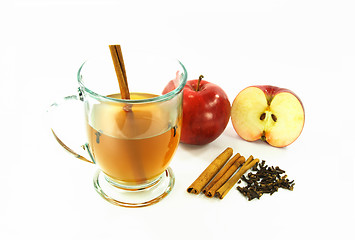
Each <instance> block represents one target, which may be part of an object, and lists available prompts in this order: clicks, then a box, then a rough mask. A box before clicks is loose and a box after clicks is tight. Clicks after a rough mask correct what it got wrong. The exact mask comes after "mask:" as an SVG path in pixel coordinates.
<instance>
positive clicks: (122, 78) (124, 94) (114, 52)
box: [109, 45, 130, 99]
mask: <svg viewBox="0 0 355 240" xmlns="http://www.w3.org/2000/svg"><path fill="white" fill-rule="evenodd" d="M109 48H110V52H111V57H112V61H113V65H114V67H115V71H116V76H117V80H118V84H119V86H120V92H121V98H122V99H130V94H129V89H128V83H127V75H126V68H125V66H124V61H123V55H122V50H121V46H120V45H109Z"/></svg>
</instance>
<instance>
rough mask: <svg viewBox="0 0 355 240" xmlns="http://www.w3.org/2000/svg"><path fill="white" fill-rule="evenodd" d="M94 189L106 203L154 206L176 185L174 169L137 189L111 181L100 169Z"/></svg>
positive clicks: (169, 169) (95, 179)
mask: <svg viewBox="0 0 355 240" xmlns="http://www.w3.org/2000/svg"><path fill="white" fill-rule="evenodd" d="M93 182H94V187H95V190H96V192H97V193H98V194H100V196H101V197H103V198H104V199H105V200H106V201H108V202H110V203H112V204H114V205H118V206H122V207H129V208H138V207H145V206H149V205H152V204H154V203H157V202H159V201H161V200H162V199H163V198H165V197H166V196H167V195H168V194H169V193H170V192H171V190H172V188H173V187H174V184H175V177H174V173H173V171H172V169H171V168H170V167H168V168H167V169H166V170H165V171H164V172H163V174H161V175H160V176H159V177H158V178H157V179H156V180H154V181H152V182H151V183H149V184H146V185H140V186H135V187H126V186H121V185H120V184H118V183H115V182H113V181H112V180H110V179H109V178H108V177H107V176H106V175H105V174H104V173H103V172H102V171H101V170H100V169H98V170H97V171H96V173H95V175H94V179H93Z"/></svg>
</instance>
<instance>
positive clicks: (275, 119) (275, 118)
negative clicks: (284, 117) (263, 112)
mask: <svg viewBox="0 0 355 240" xmlns="http://www.w3.org/2000/svg"><path fill="white" fill-rule="evenodd" d="M271 118H272V120H274V122H276V121H277V117H276V116H275V115H274V114H273V113H272V114H271Z"/></svg>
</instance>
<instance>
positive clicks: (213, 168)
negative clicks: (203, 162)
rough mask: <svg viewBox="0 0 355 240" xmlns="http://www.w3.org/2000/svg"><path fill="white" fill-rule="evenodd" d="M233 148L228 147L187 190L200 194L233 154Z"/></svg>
mask: <svg viewBox="0 0 355 240" xmlns="http://www.w3.org/2000/svg"><path fill="white" fill-rule="evenodd" d="M232 154H233V149H232V148H230V147H228V148H226V149H225V150H224V151H223V152H222V153H221V154H220V155H219V156H218V157H217V158H216V159H215V160H213V162H211V164H210V165H209V166H208V167H207V168H206V169H205V170H204V171H203V172H202V173H201V175H200V176H199V177H198V178H197V179H196V180H195V181H194V182H193V183H192V184H191V185H190V186H189V187H188V188H187V192H189V193H193V194H199V193H200V192H201V191H202V189H203V188H204V187H205V186H206V185H207V184H208V183H209V182H210V181H211V179H212V178H213V177H214V176H215V175H216V174H217V172H218V171H219V170H220V169H221V168H222V167H223V165H224V164H225V163H226V162H227V161H228V159H229V158H230V157H231V156H232Z"/></svg>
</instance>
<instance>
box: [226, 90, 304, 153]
mask: <svg viewBox="0 0 355 240" xmlns="http://www.w3.org/2000/svg"><path fill="white" fill-rule="evenodd" d="M231 121H232V124H233V127H234V129H235V131H236V132H237V134H238V135H239V136H240V137H241V138H243V139H245V140H247V141H256V140H258V139H261V140H263V141H266V142H267V143H269V144H270V145H272V146H274V147H285V146H287V145H290V144H291V143H293V142H294V141H295V140H296V139H297V138H298V137H299V135H300V134H301V132H302V130H303V126H304V121H305V112H304V108H303V104H302V102H301V100H300V99H299V98H298V97H297V96H296V94H294V93H293V92H292V91H290V90H288V89H285V88H278V87H274V86H270V85H260V86H251V87H247V88H245V89H244V90H242V91H241V92H240V93H239V94H238V95H237V96H236V98H235V99H234V101H233V104H232V108H231Z"/></svg>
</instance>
